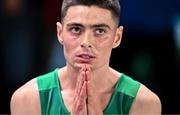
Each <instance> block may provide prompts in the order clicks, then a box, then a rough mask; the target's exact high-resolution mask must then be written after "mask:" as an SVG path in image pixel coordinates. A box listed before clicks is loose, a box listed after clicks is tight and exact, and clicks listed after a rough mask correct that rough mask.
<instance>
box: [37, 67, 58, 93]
mask: <svg viewBox="0 0 180 115" xmlns="http://www.w3.org/2000/svg"><path fill="white" fill-rule="evenodd" d="M57 71H58V69H55V70H54V71H52V72H50V73H47V74H45V75H41V76H38V77H37V84H38V89H39V90H40V91H41V90H48V89H52V88H55V87H57V86H58V84H59V83H58V81H57Z"/></svg>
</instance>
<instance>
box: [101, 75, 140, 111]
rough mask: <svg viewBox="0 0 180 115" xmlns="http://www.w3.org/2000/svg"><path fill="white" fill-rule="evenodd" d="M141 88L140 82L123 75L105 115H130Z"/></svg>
mask: <svg viewBox="0 0 180 115" xmlns="http://www.w3.org/2000/svg"><path fill="white" fill-rule="evenodd" d="M139 87H140V83H139V82H137V81H135V80H133V79H132V78H130V77H128V76H126V75H125V74H123V73H122V74H121V76H120V78H119V80H118V82H117V84H116V86H115V90H114V92H113V95H112V97H111V100H110V102H109V104H108V106H107V107H106V109H105V110H104V114H107V115H109V114H121V115H122V114H129V111H130V108H131V106H132V103H133V101H134V99H135V97H136V94H137V92H138V90H139Z"/></svg>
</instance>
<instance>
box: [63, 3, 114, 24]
mask: <svg viewBox="0 0 180 115" xmlns="http://www.w3.org/2000/svg"><path fill="white" fill-rule="evenodd" d="M70 22H75V23H83V24H97V23H105V24H107V25H115V22H114V20H113V18H112V13H111V11H109V10H107V9H104V8H100V7H97V6H83V5H76V6H71V7H69V9H68V10H67V13H66V16H65V17H64V23H70Z"/></svg>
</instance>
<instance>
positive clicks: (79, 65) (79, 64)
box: [74, 63, 93, 69]
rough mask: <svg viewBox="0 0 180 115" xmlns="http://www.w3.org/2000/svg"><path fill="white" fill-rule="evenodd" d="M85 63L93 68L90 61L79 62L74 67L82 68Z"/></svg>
mask: <svg viewBox="0 0 180 115" xmlns="http://www.w3.org/2000/svg"><path fill="white" fill-rule="evenodd" d="M84 65H86V66H89V67H90V68H91V69H93V65H92V64H89V63H78V64H75V65H74V67H75V68H79V69H81V68H82V67H83V66H84Z"/></svg>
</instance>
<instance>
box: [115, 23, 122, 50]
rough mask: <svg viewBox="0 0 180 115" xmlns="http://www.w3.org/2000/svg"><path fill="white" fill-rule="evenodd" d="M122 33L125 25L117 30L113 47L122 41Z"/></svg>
mask: <svg viewBox="0 0 180 115" xmlns="http://www.w3.org/2000/svg"><path fill="white" fill-rule="evenodd" d="M122 34H123V26H120V27H118V28H117V30H116V35H115V39H114V42H113V48H116V47H118V46H119V44H120V43H121V39H122Z"/></svg>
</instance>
